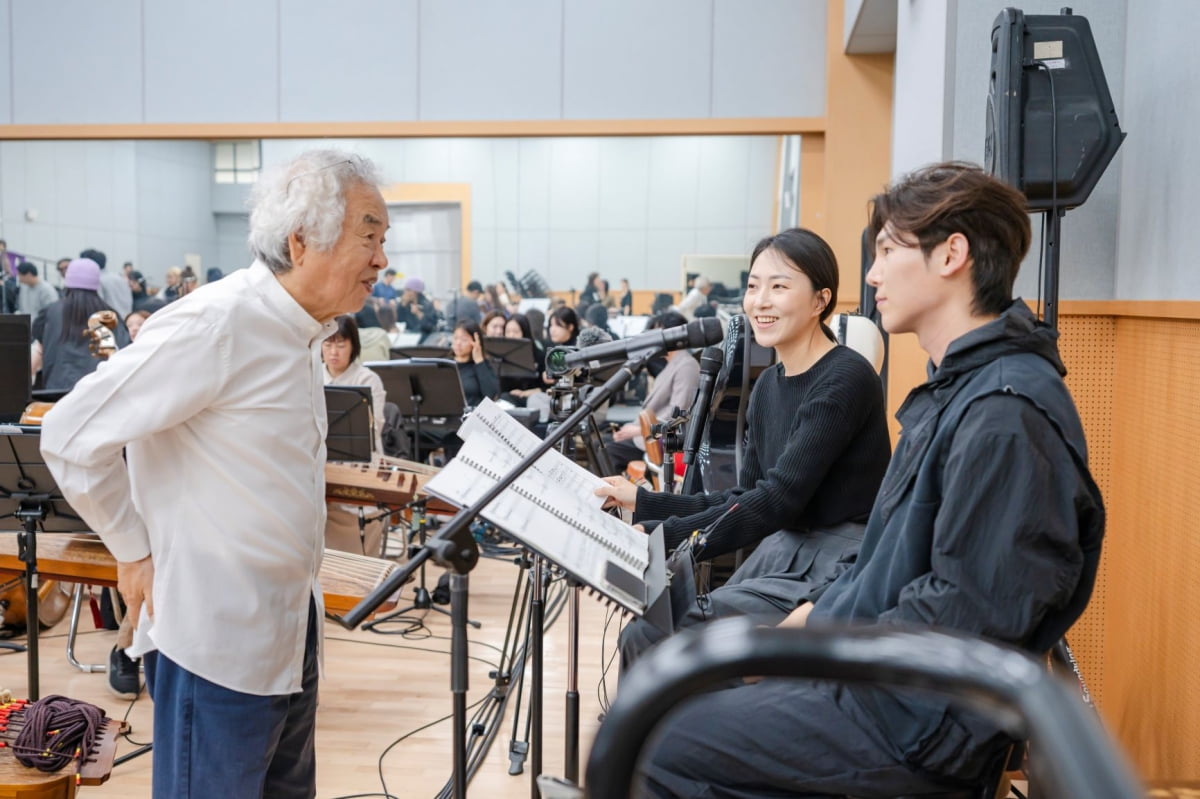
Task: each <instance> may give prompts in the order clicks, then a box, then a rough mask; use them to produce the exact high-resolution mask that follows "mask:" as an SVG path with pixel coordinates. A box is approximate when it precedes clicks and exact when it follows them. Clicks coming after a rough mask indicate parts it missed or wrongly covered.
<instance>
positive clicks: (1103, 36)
mask: <svg viewBox="0 0 1200 799" xmlns="http://www.w3.org/2000/svg"><path fill="white" fill-rule="evenodd" d="M1164 1H1165V0H1164ZM901 2H902V3H903V2H909V3H914V2H915V3H921V4H923V3H924V2H925V0H901ZM1169 4H1170V5H1173V6H1175V7H1176V8H1177V9H1178V10H1179V11H1180V13H1183V9H1184V8H1185V7H1191V5H1192V4H1191V3H1190V2H1189V0H1174V2H1171V3H1169ZM1011 5H1013V3H1012V2H1011V1H1010V0H986V1H985V0H967V1H966V2H957V12H956V16H957V26H956V27H957V34H956V37H955V43H956V44H955V53H954V65H955V67H954V70H955V71H954V78H955V79H954V85H953V95H952V96H951V97H949V98H947V102H949V103H950V104H951V105H952V107H953V112H952V116H953V120H954V138H953V142H952V144H953V149H952V153H953V155H954V157H955V158H960V159H964V160H968V161H974V162H976V163H979V162H981V161H982V160H983V140H984V109H985V107H986V103H987V90H988V71H989V69H990V65H991V31H992V21H993V20H994V19H995V18H996V15H997V14H999V13H1000V11H1001V9H1003V8H1005V7H1007V6H1011ZM1018 5H1019V7H1020V8H1021V9H1022V10H1023V11H1024V12H1025V13H1026V14H1057V13H1058V12H1059V10H1060V9H1061V8H1062V6H1063V5H1064V3H1063V0H1024V2H1022V3H1020V4H1018ZM1070 5H1071V7H1072V8H1073V9H1074V11H1075V13H1076V14H1078V15H1081V16H1085V17H1087V18H1088V21H1089V22H1090V23H1091V26H1092V33H1093V35H1094V36H1095V39H1096V48H1097V50H1098V51H1099V53H1100V62H1101V64H1103V66H1104V74H1105V77H1106V78H1107V79H1108V88H1109V91H1110V92H1111V93H1112V98H1113V103H1114V104H1115V105H1116V108H1117V116H1118V118H1119V119H1120V120H1121V123H1122V126H1123V127H1125V128H1127V129H1128V128H1129V127H1130V123H1131V121H1132V120H1133V119H1134V117H1133V116H1132V115H1131V114H1130V113H1129V110H1128V109H1126V106H1125V103H1124V97H1125V48H1126V33H1125V17H1126V0H1075V1H1074V2H1072V3H1071V4H1070ZM1136 6H1137V8H1138V13H1139V14H1141V13H1143V11H1142V9H1143V4H1142V3H1140V2H1139V3H1137V4H1136ZM1153 46H1154V47H1158V45H1157V43H1156V44H1155V45H1153ZM1192 47H1194V46H1192V45H1189V47H1188V49H1191V48H1192ZM1172 55H1173V57H1179V56H1183V55H1186V50H1185V51H1183V52H1174V53H1172ZM1147 88H1148V87H1142V86H1139V87H1138V89H1139V91H1144V90H1146V89H1147ZM897 104H899V103H897ZM1133 135H1134V134H1133V133H1131V134H1130V138H1131V139H1132V137H1133ZM1125 146H1126V147H1127V146H1128V144H1126V145H1125ZM1122 149H1124V147H1123V148H1122ZM1122 157H1123V156H1122V154H1121V153H1118V154H1117V157H1116V158H1115V159H1114V160H1113V162H1112V164H1110V165H1109V167H1108V170H1107V171H1106V172H1105V173H1104V176H1103V177H1102V178H1101V179H1100V182H1099V183H1098V184H1097V185H1096V188H1095V189H1094V190H1093V191H1092V195H1091V197H1090V198H1089V199H1088V200H1087V202H1086V203H1085V204H1084V205H1083V206H1081V207H1079V208H1077V209H1075V210H1073V211H1068V212H1067V214H1066V216H1065V217H1064V218H1063V229H1062V268H1061V272H1060V281H1059V297H1060V299H1090V300H1108V299H1114V298H1115V297H1116V293H1115V292H1116V274H1117V230H1118V223H1117V220H1118V214H1119V209H1120V205H1121V183H1122V181H1121V172H1122V163H1121V162H1122ZM1040 222H1041V217H1040V216H1035V217H1034V218H1033V223H1034V229H1035V230H1034V241H1033V245H1032V247H1031V248H1030V255H1029V257H1028V258H1026V259H1025V263H1024V265H1023V266H1022V268H1021V274H1020V275H1019V277H1018V278H1017V286H1016V290H1017V293H1018V294H1019V295H1020V296H1023V297H1025V298H1026V299H1032V298H1034V297H1036V296H1037V295H1038V293H1039V286H1038V280H1037V271H1038V253H1040V251H1041V246H1042V244H1041V236H1040V235H1039V233H1038V228H1039V227H1040Z"/></svg>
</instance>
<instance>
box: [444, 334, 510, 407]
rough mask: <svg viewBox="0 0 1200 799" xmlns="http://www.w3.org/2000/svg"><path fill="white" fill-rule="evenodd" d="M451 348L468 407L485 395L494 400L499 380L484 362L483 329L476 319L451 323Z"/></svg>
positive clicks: (476, 403) (485, 358)
mask: <svg viewBox="0 0 1200 799" xmlns="http://www.w3.org/2000/svg"><path fill="white" fill-rule="evenodd" d="M450 350H451V352H453V354H454V363H455V364H457V365H458V378H459V380H461V381H462V387H463V397H464V398H465V399H466V402H467V406H468V407H471V408H474V407H475V406H476V405H478V404H479V403H481V402H483V400H484V398H485V397H487V398H490V399H495V398H496V397H498V396H499V395H500V379H499V378H498V377H496V371H495V370H494V369H492V365H491V364H490V363H488V361H487V351H486V350H484V347H483V332H482V331H481V330H480V329H479V325H478V324H477V323H476V322H472V321H470V320H463V321H460V322H459V323H458V324H457V325H455V326H454V336H453V338H451V339H450Z"/></svg>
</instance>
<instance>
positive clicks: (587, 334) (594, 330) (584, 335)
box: [575, 327, 613, 349]
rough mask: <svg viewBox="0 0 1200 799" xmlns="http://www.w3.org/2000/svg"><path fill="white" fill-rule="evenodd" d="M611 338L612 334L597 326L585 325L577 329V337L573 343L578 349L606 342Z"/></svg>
mask: <svg viewBox="0 0 1200 799" xmlns="http://www.w3.org/2000/svg"><path fill="white" fill-rule="evenodd" d="M612 340H613V339H612V336H610V335H609V334H608V333H607V332H605V331H604V330H603V329H601V328H599V327H585V328H584V329H583V330H580V331H579V337H578V338H577V339H576V341H575V343H576V345H577V346H578V347H579V349H583V348H584V347H590V346H592V345H593V344H607V343H608V342H610V341H612Z"/></svg>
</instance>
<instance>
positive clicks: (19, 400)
mask: <svg viewBox="0 0 1200 799" xmlns="http://www.w3.org/2000/svg"><path fill="white" fill-rule="evenodd" d="M31 343H32V335H31V333H30V322H29V316H27V315H19V314H0V375H4V380H3V381H0V424H4V423H6V422H18V421H20V420H21V414H22V413H24V411H25V407H26V406H27V405H29V400H30V393H29V388H30V381H29V380H28V379H26V380H22V379H21V378H20V376H21V375H26V376H28V375H29V373H30V370H31V366H30V363H29V346H30V344H31Z"/></svg>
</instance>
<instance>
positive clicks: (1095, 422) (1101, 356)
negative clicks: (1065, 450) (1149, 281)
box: [1059, 316, 1116, 708]
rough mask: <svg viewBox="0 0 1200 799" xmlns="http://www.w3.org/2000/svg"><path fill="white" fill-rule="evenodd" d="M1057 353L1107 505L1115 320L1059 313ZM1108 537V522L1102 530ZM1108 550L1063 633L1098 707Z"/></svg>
mask: <svg viewBox="0 0 1200 799" xmlns="http://www.w3.org/2000/svg"><path fill="white" fill-rule="evenodd" d="M1059 333H1060V337H1059V352H1060V354H1061V355H1062V359H1063V363H1065V364H1066V367H1067V388H1069V389H1070V391H1071V396H1072V397H1074V399H1075V406H1076V407H1077V408H1078V409H1079V416H1080V419H1081V420H1082V421H1083V429H1084V434H1085V435H1086V436H1087V443H1088V466H1089V468H1090V469H1091V471H1092V477H1093V478H1094V479H1095V481H1096V485H1098V486H1099V487H1100V492H1101V494H1102V495H1103V496H1104V499H1105V505H1106V506H1110V505H1111V502H1112V500H1111V484H1112V480H1111V474H1112V424H1113V372H1114V370H1115V368H1116V359H1115V358H1114V357H1113V354H1114V351H1115V348H1116V322H1115V320H1114V319H1113V317H1111V316H1064V317H1061V318H1060V320H1059ZM1108 536H1109V540H1111V536H1112V526H1111V523H1110V525H1109V529H1108ZM1110 553H1111V549H1110V546H1109V545H1108V542H1107V541H1106V544H1105V547H1104V550H1103V552H1102V555H1101V559H1100V570H1099V573H1098V574H1097V575H1096V587H1095V589H1093V591H1092V600H1091V602H1090V603H1089V604H1088V607H1087V610H1086V611H1085V612H1084V614H1083V617H1082V618H1080V620H1079V621H1078V622H1076V624H1075V626H1074V627H1073V628H1072V629H1071V631H1070V632H1069V633H1068V634H1067V641H1068V642H1069V644H1070V646H1071V651H1072V652H1074V654H1075V658H1076V660H1077V661H1078V662H1079V666H1080V670H1081V671H1082V673H1083V676H1084V680H1085V681H1086V682H1087V686H1088V689H1089V690H1090V691H1091V693H1092V698H1093V700H1094V701H1095V702H1096V704H1097V705H1099V706H1100V707H1101V708H1103V707H1104V696H1105V680H1104V641H1105V625H1106V618H1107V614H1106V609H1107V604H1108V601H1107V600H1108V571H1109V564H1110V561H1111V554H1110Z"/></svg>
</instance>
